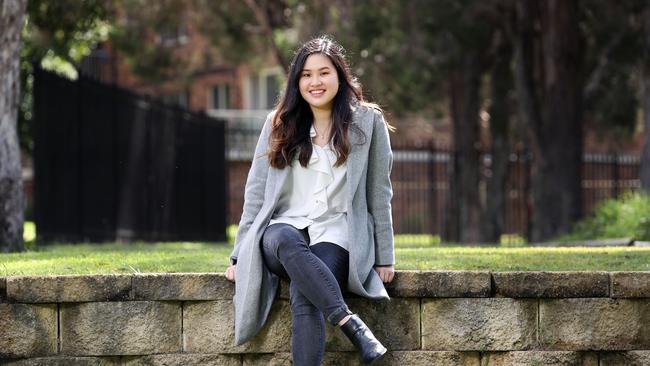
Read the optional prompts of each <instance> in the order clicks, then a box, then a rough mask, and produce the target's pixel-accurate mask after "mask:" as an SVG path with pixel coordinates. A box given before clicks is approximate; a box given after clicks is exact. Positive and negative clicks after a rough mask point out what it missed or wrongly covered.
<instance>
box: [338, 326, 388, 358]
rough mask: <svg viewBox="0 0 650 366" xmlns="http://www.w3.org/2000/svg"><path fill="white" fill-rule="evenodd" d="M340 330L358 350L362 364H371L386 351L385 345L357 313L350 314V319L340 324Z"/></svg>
mask: <svg viewBox="0 0 650 366" xmlns="http://www.w3.org/2000/svg"><path fill="white" fill-rule="evenodd" d="M341 330H342V331H343V333H345V335H346V336H347V337H348V338H349V339H350V341H352V344H354V345H355V346H356V347H357V349H358V350H359V353H360V354H361V361H362V362H363V364H364V365H371V364H373V363H374V362H375V361H377V360H379V359H380V358H381V357H382V356H383V355H384V354H385V353H386V347H384V346H383V345H382V344H381V343H379V341H378V340H377V338H375V336H374V335H373V334H372V332H371V331H370V329H368V326H367V325H366V323H364V322H363V320H361V319H360V318H359V316H357V314H352V316H350V319H348V321H347V322H345V324H343V325H341Z"/></svg>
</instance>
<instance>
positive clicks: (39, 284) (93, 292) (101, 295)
mask: <svg viewBox="0 0 650 366" xmlns="http://www.w3.org/2000/svg"><path fill="white" fill-rule="evenodd" d="M130 292H131V275H66V276H16V277H8V278H7V297H8V298H9V299H10V300H12V301H16V302H23V303H43V302H45V303H47V302H84V301H120V300H128V299H129V298H130Z"/></svg>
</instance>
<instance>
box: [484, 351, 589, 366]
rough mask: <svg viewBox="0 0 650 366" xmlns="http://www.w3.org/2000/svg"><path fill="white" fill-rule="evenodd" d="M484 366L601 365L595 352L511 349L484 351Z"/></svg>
mask: <svg viewBox="0 0 650 366" xmlns="http://www.w3.org/2000/svg"><path fill="white" fill-rule="evenodd" d="M481 365H482V366H523V365H540V366H541V365H544V366H599V365H598V355H597V354H596V353H593V352H568V351H567V352H565V351H511V352H498V353H491V352H488V353H484V354H483V358H482V363H481Z"/></svg>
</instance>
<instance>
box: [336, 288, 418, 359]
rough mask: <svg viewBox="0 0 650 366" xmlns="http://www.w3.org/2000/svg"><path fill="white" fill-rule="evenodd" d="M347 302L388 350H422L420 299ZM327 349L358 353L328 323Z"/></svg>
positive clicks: (348, 341) (340, 332)
mask: <svg viewBox="0 0 650 366" xmlns="http://www.w3.org/2000/svg"><path fill="white" fill-rule="evenodd" d="M346 303H347V304H348V307H349V308H350V310H351V311H352V312H353V313H357V314H359V317H360V318H361V320H363V321H364V323H366V324H367V325H368V327H369V328H370V330H372V332H373V334H374V335H375V336H376V337H377V339H379V340H380V341H381V342H382V344H383V345H384V346H386V348H388V349H390V350H412V349H419V348H420V299H414V298H397V297H395V298H392V299H390V300H370V299H362V298H349V299H347V301H346ZM326 333H327V338H326V348H327V350H328V351H354V350H355V348H354V346H353V345H352V343H351V342H350V340H348V338H347V337H346V336H345V335H344V334H343V332H342V331H341V330H340V329H338V328H335V327H333V326H332V325H331V324H329V323H327V322H326Z"/></svg>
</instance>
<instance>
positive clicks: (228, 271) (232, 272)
mask: <svg viewBox="0 0 650 366" xmlns="http://www.w3.org/2000/svg"><path fill="white" fill-rule="evenodd" d="M236 269H237V265H236V264H232V265H230V266H229V267H228V269H226V272H224V274H225V275H226V278H227V279H228V281H230V282H235V272H236Z"/></svg>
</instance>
